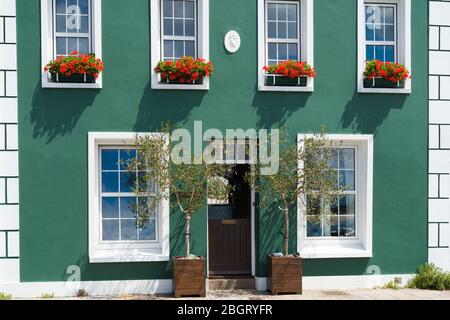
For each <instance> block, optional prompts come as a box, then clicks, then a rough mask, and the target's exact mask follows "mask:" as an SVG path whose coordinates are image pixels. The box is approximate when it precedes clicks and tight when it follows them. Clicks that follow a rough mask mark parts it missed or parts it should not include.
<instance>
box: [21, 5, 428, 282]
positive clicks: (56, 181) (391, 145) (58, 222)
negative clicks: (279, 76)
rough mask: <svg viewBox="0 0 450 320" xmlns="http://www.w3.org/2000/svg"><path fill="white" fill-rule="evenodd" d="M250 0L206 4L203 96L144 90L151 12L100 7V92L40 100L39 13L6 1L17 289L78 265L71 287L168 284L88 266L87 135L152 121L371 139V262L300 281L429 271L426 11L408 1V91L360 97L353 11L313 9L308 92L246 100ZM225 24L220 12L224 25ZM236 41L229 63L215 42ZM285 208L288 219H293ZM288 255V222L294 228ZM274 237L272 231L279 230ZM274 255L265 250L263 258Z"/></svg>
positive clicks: (163, 267) (148, 266)
mask: <svg viewBox="0 0 450 320" xmlns="http://www.w3.org/2000/svg"><path fill="white" fill-rule="evenodd" d="M256 2H257V1H256V0H227V1H221V0H210V51H211V53H210V59H211V60H212V61H213V62H214V64H215V66H216V74H215V76H214V78H213V79H212V81H211V88H210V90H209V91H208V92H190V91H154V90H150V83H149V81H150V69H151V67H152V66H150V41H149V38H150V30H149V28H150V27H149V26H150V22H149V1H148V0H133V1H131V2H130V1H122V0H107V1H103V8H102V9H103V12H102V17H103V30H102V38H103V59H104V62H105V65H106V71H105V72H104V79H103V89H101V90H55V89H42V88H41V84H40V72H41V70H40V69H41V63H40V56H41V54H40V14H39V12H40V1H39V0H28V1H17V19H18V26H19V27H18V59H19V60H18V64H19V121H20V124H19V126H20V128H19V131H20V132H19V134H20V177H21V184H20V196H21V199H20V200H21V208H20V209H21V216H20V229H21V239H20V240H21V279H22V281H27V282H32V281H61V280H64V279H66V278H67V276H68V275H67V274H66V273H65V272H66V268H67V267H68V266H69V265H73V264H76V265H79V266H80V267H81V270H82V280H113V279H154V278H170V277H171V267H170V265H169V264H168V263H136V264H132V263H124V264H89V263H88V222H87V221H88V212H87V210H88V198H87V196H88V194H87V133H88V132H90V131H125V132H129V131H154V130H157V129H158V127H159V125H160V123H161V121H165V120H170V121H172V122H179V123H181V124H182V125H183V126H184V127H186V128H192V126H193V121H195V120H202V121H203V125H204V128H219V129H222V130H224V129H226V128H239V127H242V128H252V127H258V128H269V127H275V126H278V125H279V124H286V125H287V126H288V127H289V128H290V130H291V131H292V138H293V139H294V136H295V134H296V133H300V132H308V131H310V130H314V131H317V130H319V128H320V126H321V125H326V126H327V128H328V131H329V132H330V133H365V134H374V135H375V136H376V137H375V155H374V194H373V202H374V207H373V209H374V211H373V253H374V254H373V258H372V259H342V260H341V259H338V260H308V261H305V275H348V274H356V275H359V274H364V273H365V272H366V269H367V267H368V266H369V265H378V266H379V267H380V268H381V272H382V273H385V274H389V273H411V272H413V271H414V270H415V269H416V267H417V266H418V265H420V264H422V263H425V262H426V261H427V202H426V194H427V176H426V172H427V170H426V168H427V154H426V150H427V125H426V123H427V121H426V119H427V95H428V94H427V93H428V92H427V87H428V80H427V77H426V76H425V75H426V74H427V44H428V32H427V29H428V28H427V23H428V22H427V14H428V5H427V1H412V5H413V8H412V21H413V30H412V34H413V41H412V48H413V52H412V56H413V70H412V71H413V75H414V78H413V93H412V94H411V95H408V96H407V95H373V94H364V95H363V94H357V93H356V92H355V91H356V88H355V85H356V80H355V79H356V73H357V71H356V63H357V61H356V54H357V52H356V51H357V48H356V38H357V35H356V20H357V18H356V12H357V10H356V3H357V1H356V0H339V1H332V0H315V1H314V12H315V13H314V14H315V19H314V21H315V26H314V28H315V29H314V41H315V66H316V67H317V71H318V78H317V80H316V83H315V92H314V93H312V94H308V93H269V92H258V91H257V89H256V88H257V31H256V30H257V21H256ZM225 12H226V14H224V13H225ZM231 29H235V30H237V31H238V32H239V33H240V34H241V37H242V47H241V49H240V51H239V52H238V53H237V54H235V55H229V54H227V53H226V52H225V50H224V48H223V37H224V35H225V34H226V32H227V31H229V30H231ZM294 211H295V210H293V213H294ZM277 218H280V217H277V216H274V215H272V214H270V213H268V212H264V211H263V210H261V211H260V212H259V215H258V221H259V223H260V228H259V230H258V232H257V237H258V241H257V251H258V253H259V258H257V274H258V275H259V276H263V275H265V256H266V254H267V253H269V252H271V251H277V250H278V251H279V250H280V247H281V244H282V236H281V234H280V232H279V230H278V229H275V228H273V227H272V225H274V224H275V225H276V224H277V223H278V224H280V223H281V221H279V220H278V221H277ZM292 222H293V223H292V225H293V229H292V231H293V232H292V234H293V237H292V239H291V243H292V248H295V243H296V238H295V226H294V224H295V214H293V216H292ZM193 224H194V227H193V230H195V232H194V233H193V252H194V253H196V254H199V255H205V254H206V227H207V218H206V213H205V210H203V211H202V212H200V213H198V214H197V215H196V216H195V218H194V221H193ZM182 225H183V220H182V217H180V215H179V214H177V213H176V212H172V213H171V219H170V230H171V254H173V255H174V254H177V253H180V252H182V250H183V244H182V241H181V238H180V237H181V236H182V234H181V232H178V230H179V228H182ZM280 230H281V229H280ZM273 244H275V247H274V246H273Z"/></svg>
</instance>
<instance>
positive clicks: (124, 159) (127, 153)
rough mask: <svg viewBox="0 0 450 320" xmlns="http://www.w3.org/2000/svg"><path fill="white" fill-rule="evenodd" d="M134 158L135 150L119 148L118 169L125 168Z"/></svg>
mask: <svg viewBox="0 0 450 320" xmlns="http://www.w3.org/2000/svg"><path fill="white" fill-rule="evenodd" d="M134 159H136V150H134V149H133V150H125V149H122V150H120V160H119V163H120V170H127V167H128V166H129V164H130V162H131V161H132V160H134Z"/></svg>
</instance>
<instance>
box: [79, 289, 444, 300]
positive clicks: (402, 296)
mask: <svg viewBox="0 0 450 320" xmlns="http://www.w3.org/2000/svg"><path fill="white" fill-rule="evenodd" d="M85 299H92V300H94V299H99V300H170V299H173V297H172V296H169V295H156V296H154V295H149V296H145V295H130V296H110V297H88V298H85ZM191 299H192V300H203V299H204V300H450V291H427V290H412V289H400V290H391V289H363V290H344V291H341V290H305V291H304V294H303V295H279V296H272V295H269V294H268V293H266V292H258V291H255V290H229V291H210V292H208V295H207V297H206V298H189V300H191Z"/></svg>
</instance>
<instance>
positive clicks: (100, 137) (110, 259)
mask: <svg viewBox="0 0 450 320" xmlns="http://www.w3.org/2000/svg"><path fill="white" fill-rule="evenodd" d="M138 135H145V136H150V137H156V136H161V135H162V133H138ZM167 138H168V137H167ZM135 139H136V133H128V132H127V133H121V132H90V133H89V136H88V179H89V182H88V183H89V262H90V263H118V262H152V261H169V251H170V248H169V201H168V200H163V201H162V202H161V204H160V205H159V206H158V209H157V210H156V214H157V215H158V216H157V223H158V226H157V230H158V234H157V239H158V241H103V240H102V233H101V212H100V206H101V204H100V202H101V197H100V194H101V193H100V161H99V160H100V149H101V148H102V147H108V146H110V147H119V148H120V146H132V145H133V144H134V142H135ZM165 192H166V193H168V192H169V190H166V191H165Z"/></svg>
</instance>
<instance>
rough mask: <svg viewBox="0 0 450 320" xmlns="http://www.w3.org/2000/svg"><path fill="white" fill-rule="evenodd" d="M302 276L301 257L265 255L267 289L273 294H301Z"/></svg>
mask: <svg viewBox="0 0 450 320" xmlns="http://www.w3.org/2000/svg"><path fill="white" fill-rule="evenodd" d="M302 277H303V263H302V258H301V257H299V256H289V257H273V256H268V257H267V289H268V290H269V291H270V292H271V293H272V294H273V295H277V294H280V293H281V294H288V293H290V294H302V292H303V286H302Z"/></svg>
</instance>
